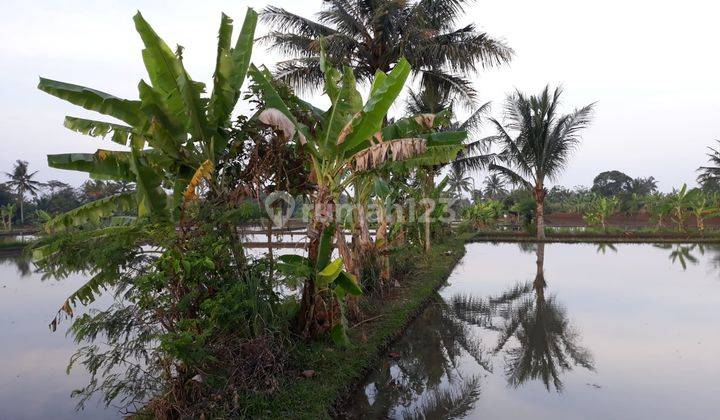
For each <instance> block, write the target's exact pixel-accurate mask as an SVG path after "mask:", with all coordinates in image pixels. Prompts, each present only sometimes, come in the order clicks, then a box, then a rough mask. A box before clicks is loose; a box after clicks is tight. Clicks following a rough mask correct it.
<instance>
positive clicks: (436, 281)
mask: <svg viewBox="0 0 720 420" xmlns="http://www.w3.org/2000/svg"><path fill="white" fill-rule="evenodd" d="M471 236H472V234H458V235H454V236H453V237H452V238H451V239H449V240H447V241H445V242H443V243H437V244H434V245H433V248H432V251H431V252H430V254H429V255H424V254H421V253H420V252H418V251H410V250H408V251H402V252H400V253H398V254H397V255H395V256H393V264H397V265H402V266H403V267H404V268H406V272H405V273H404V275H401V276H399V277H401V278H400V286H399V287H396V288H394V289H393V290H392V291H391V292H389V293H386V294H385V295H384V296H374V297H371V298H369V299H367V301H365V302H364V303H363V308H362V310H363V313H365V314H367V315H366V318H365V320H364V321H361V323H359V324H355V325H354V326H351V328H350V331H349V336H350V341H351V343H352V344H351V345H350V346H349V347H348V348H346V349H338V348H337V347H334V346H332V345H330V344H329V343H323V342H318V343H314V344H311V345H308V346H298V348H297V349H296V350H294V351H293V352H292V356H291V360H292V362H291V369H290V374H289V375H287V376H286V377H284V378H283V379H282V380H281V386H280V389H279V390H278V391H276V392H274V393H273V394H272V395H265V396H256V397H254V398H253V399H251V400H250V401H247V407H248V410H247V412H246V413H245V414H246V415H247V416H248V417H251V418H307V419H321V418H330V417H331V416H332V414H333V413H334V410H335V407H336V404H338V403H339V402H340V401H342V400H343V398H344V397H346V396H347V395H348V393H349V392H351V391H352V390H353V389H355V387H356V386H357V384H358V383H359V381H361V380H362V379H363V377H364V376H365V374H366V373H367V372H368V370H369V369H372V368H373V367H375V366H377V364H378V363H379V362H380V358H381V356H382V353H383V351H384V350H386V349H387V348H388V346H389V345H390V344H392V342H393V341H394V340H395V339H397V338H398V337H399V336H400V335H401V334H402V333H403V331H404V330H405V328H406V327H407V325H408V324H409V323H410V322H411V321H412V320H413V319H414V318H415V317H416V316H417V315H419V314H420V313H421V312H422V310H423V309H425V307H426V306H427V304H428V303H429V301H430V299H431V298H432V296H433V293H434V292H435V291H437V289H439V288H440V287H441V286H442V285H443V284H444V283H445V281H446V280H447V278H448V276H449V275H450V273H451V272H452V270H453V268H454V267H455V265H456V264H457V263H458V262H459V261H460V259H461V258H462V256H463V255H464V254H465V247H464V245H465V241H466V240H468V239H470V237H471ZM307 369H312V370H314V371H315V374H314V376H312V377H310V378H305V377H303V376H302V375H301V372H302V371H303V370H307Z"/></svg>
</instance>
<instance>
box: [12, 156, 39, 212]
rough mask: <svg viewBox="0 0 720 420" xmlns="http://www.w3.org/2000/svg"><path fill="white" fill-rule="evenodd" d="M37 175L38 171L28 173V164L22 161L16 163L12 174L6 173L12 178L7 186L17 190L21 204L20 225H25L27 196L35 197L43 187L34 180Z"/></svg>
mask: <svg viewBox="0 0 720 420" xmlns="http://www.w3.org/2000/svg"><path fill="white" fill-rule="evenodd" d="M35 174H37V171H35V172H32V173H28V163H27V162H26V161H24V160H20V159H18V160H16V161H15V166H14V167H13V171H12V173H7V172H6V173H5V175H7V177H8V178H10V181H8V182H7V183H6V184H7V186H8V187H10V188H11V189H13V190H15V194H16V195H17V200H18V202H19V203H20V223H22V224H25V211H24V209H23V202H24V201H25V194H30V195H31V196H33V197H35V196H37V193H38V191H40V188H42V187H43V184H42V183H41V182H39V181H35V180H34V179H33V177H34V176H35Z"/></svg>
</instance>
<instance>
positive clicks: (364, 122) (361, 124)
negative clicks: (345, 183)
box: [341, 58, 410, 156]
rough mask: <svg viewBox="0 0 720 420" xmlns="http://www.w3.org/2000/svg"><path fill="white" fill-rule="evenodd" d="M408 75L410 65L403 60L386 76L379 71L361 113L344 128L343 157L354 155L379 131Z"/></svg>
mask: <svg viewBox="0 0 720 420" xmlns="http://www.w3.org/2000/svg"><path fill="white" fill-rule="evenodd" d="M409 74H410V64H409V63H408V62H407V60H405V59H404V58H403V59H401V60H400V61H398V63H397V64H396V65H395V68H394V69H393V70H392V71H391V72H390V74H388V75H387V76H385V75H384V73H382V72H380V71H379V72H378V73H377V74H376V76H375V81H374V82H373V85H372V88H371V93H370V97H369V98H368V100H367V102H365V106H364V107H363V109H362V111H360V112H359V113H357V114H355V117H353V119H352V121H350V123H349V126H348V127H347V128H346V130H347V136H346V137H345V138H344V139H343V138H342V137H341V140H342V150H343V151H344V152H345V156H351V155H352V154H354V153H355V152H356V151H357V150H355V149H356V148H358V147H360V146H361V145H363V144H364V142H366V141H368V139H369V138H370V137H371V136H373V135H374V134H375V133H376V132H378V131H380V129H381V127H382V122H383V119H384V118H385V116H386V115H387V113H388V110H390V106H392V104H393V102H394V101H395V99H396V98H397V96H398V95H399V94H400V91H401V90H402V88H403V86H404V85H405V80H406V79H407V77H408V75H409ZM344 131H345V130H344Z"/></svg>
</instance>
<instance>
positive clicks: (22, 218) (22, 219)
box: [20, 196, 25, 226]
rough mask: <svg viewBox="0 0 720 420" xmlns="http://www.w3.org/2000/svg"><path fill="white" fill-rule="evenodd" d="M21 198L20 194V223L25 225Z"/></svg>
mask: <svg viewBox="0 0 720 420" xmlns="http://www.w3.org/2000/svg"><path fill="white" fill-rule="evenodd" d="M23 201H24V200H23V198H22V196H20V224H21V225H22V226H25V210H24V209H23Z"/></svg>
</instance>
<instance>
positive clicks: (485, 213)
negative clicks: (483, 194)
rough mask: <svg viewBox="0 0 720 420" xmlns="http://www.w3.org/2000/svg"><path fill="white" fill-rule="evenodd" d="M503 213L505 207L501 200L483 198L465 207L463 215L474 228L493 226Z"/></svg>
mask: <svg viewBox="0 0 720 420" xmlns="http://www.w3.org/2000/svg"><path fill="white" fill-rule="evenodd" d="M504 213H505V207H504V206H503V204H502V202H500V201H497V200H485V201H482V202H479V203H475V204H473V205H472V206H470V207H468V208H466V209H465V214H464V217H465V219H467V220H469V221H470V222H472V223H473V225H474V226H475V227H476V228H488V227H493V226H495V224H496V222H497V219H498V218H499V217H501V216H502V215H503V214H504Z"/></svg>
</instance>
